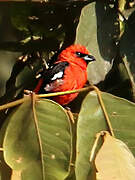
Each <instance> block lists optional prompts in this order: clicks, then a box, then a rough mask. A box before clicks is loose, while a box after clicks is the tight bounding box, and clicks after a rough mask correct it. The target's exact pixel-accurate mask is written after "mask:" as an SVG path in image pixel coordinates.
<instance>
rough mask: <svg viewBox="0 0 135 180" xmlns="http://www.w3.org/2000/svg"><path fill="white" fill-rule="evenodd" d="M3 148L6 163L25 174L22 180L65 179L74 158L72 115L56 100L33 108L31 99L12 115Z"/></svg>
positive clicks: (37, 103) (41, 103)
mask: <svg viewBox="0 0 135 180" xmlns="http://www.w3.org/2000/svg"><path fill="white" fill-rule="evenodd" d="M3 147H4V158H5V161H6V163H7V164H8V165H9V166H10V167H11V168H12V169H13V170H17V171H21V175H22V180H23V179H24V180H27V179H33V180H37V179H39V180H40V179H41V180H43V179H47V180H52V179H54V180H57V179H58V180H59V179H64V178H65V177H66V176H68V174H69V166H70V158H71V130H70V124H69V119H68V116H67V114H66V113H65V111H64V109H63V108H62V107H61V106H59V105H58V104H56V103H54V102H52V101H49V100H37V101H36V102H35V106H32V102H31V100H30V99H29V100H28V101H25V102H24V103H23V104H22V105H21V106H19V108H18V109H17V111H16V112H15V113H14V114H13V115H12V116H11V118H10V121H9V124H8V127H7V130H6V134H5V138H4V143H3Z"/></svg>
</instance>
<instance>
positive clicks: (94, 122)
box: [76, 92, 135, 180]
mask: <svg viewBox="0 0 135 180" xmlns="http://www.w3.org/2000/svg"><path fill="white" fill-rule="evenodd" d="M102 98H103V102H104V104H105V107H106V111H107V113H108V115H109V118H110V121H111V124H112V128H113V131H114V134H115V136H116V137H117V138H119V139H121V140H122V141H124V142H125V143H126V144H128V147H129V148H130V150H131V151H132V152H133V154H135V150H134V148H133V147H134V146H135V141H134V139H135V133H134V132H135V126H134V124H135V118H134V117H135V104H134V103H131V102H129V101H127V100H125V99H122V98H118V97H116V96H113V95H110V94H108V93H102ZM105 130H108V126H107V122H106V119H105V117H104V114H103V112H102V109H101V105H100V104H99V101H98V98H97V95H96V93H95V92H91V93H89V94H88V95H87V96H86V98H85V99H84V101H83V104H82V107H81V111H80V113H79V118H78V126H77V158H76V176H77V180H82V179H83V180H85V179H87V177H88V174H89V173H90V174H91V171H92V164H90V162H89V158H90V152H91V150H92V147H93V144H94V140H95V137H96V134H97V133H99V132H100V131H105ZM84 147H85V148H84Z"/></svg>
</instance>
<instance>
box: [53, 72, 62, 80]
mask: <svg viewBox="0 0 135 180" xmlns="http://www.w3.org/2000/svg"><path fill="white" fill-rule="evenodd" d="M62 76H63V71H60V72H58V73H56V74H55V75H54V76H53V77H52V78H51V80H52V81H54V80H56V79H60V78H62Z"/></svg>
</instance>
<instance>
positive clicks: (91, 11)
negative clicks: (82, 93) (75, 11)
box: [75, 1, 118, 84]
mask: <svg viewBox="0 0 135 180" xmlns="http://www.w3.org/2000/svg"><path fill="white" fill-rule="evenodd" d="M110 19H111V21H110ZM117 37H118V22H117V14H116V11H115V9H114V8H113V7H110V4H109V3H108V2H103V1H97V2H93V3H90V4H89V5H87V6H86V7H84V8H83V9H82V13H81V16H80V21H79V25H78V27H77V35H76V41H75V43H79V44H83V45H84V46H86V47H87V48H88V50H89V51H90V53H91V54H92V55H94V56H95V58H96V61H95V62H93V63H90V65H89V66H88V80H89V81H90V82H92V83H94V84H97V83H98V82H100V81H102V80H104V79H105V75H106V74H107V73H108V71H109V70H110V69H111V67H112V61H113V59H114V58H115V56H116V44H115V41H116V39H117Z"/></svg>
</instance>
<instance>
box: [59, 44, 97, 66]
mask: <svg viewBox="0 0 135 180" xmlns="http://www.w3.org/2000/svg"><path fill="white" fill-rule="evenodd" d="M58 59H61V60H63V61H69V62H72V63H75V64H78V65H81V64H83V65H84V66H87V64H88V63H89V62H91V61H95V58H94V57H93V56H92V55H90V53H89V51H88V50H87V49H86V47H85V46H82V45H80V44H75V45H71V46H69V47H67V48H66V49H65V50H63V51H62V52H61V53H60V55H59V58H58Z"/></svg>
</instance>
